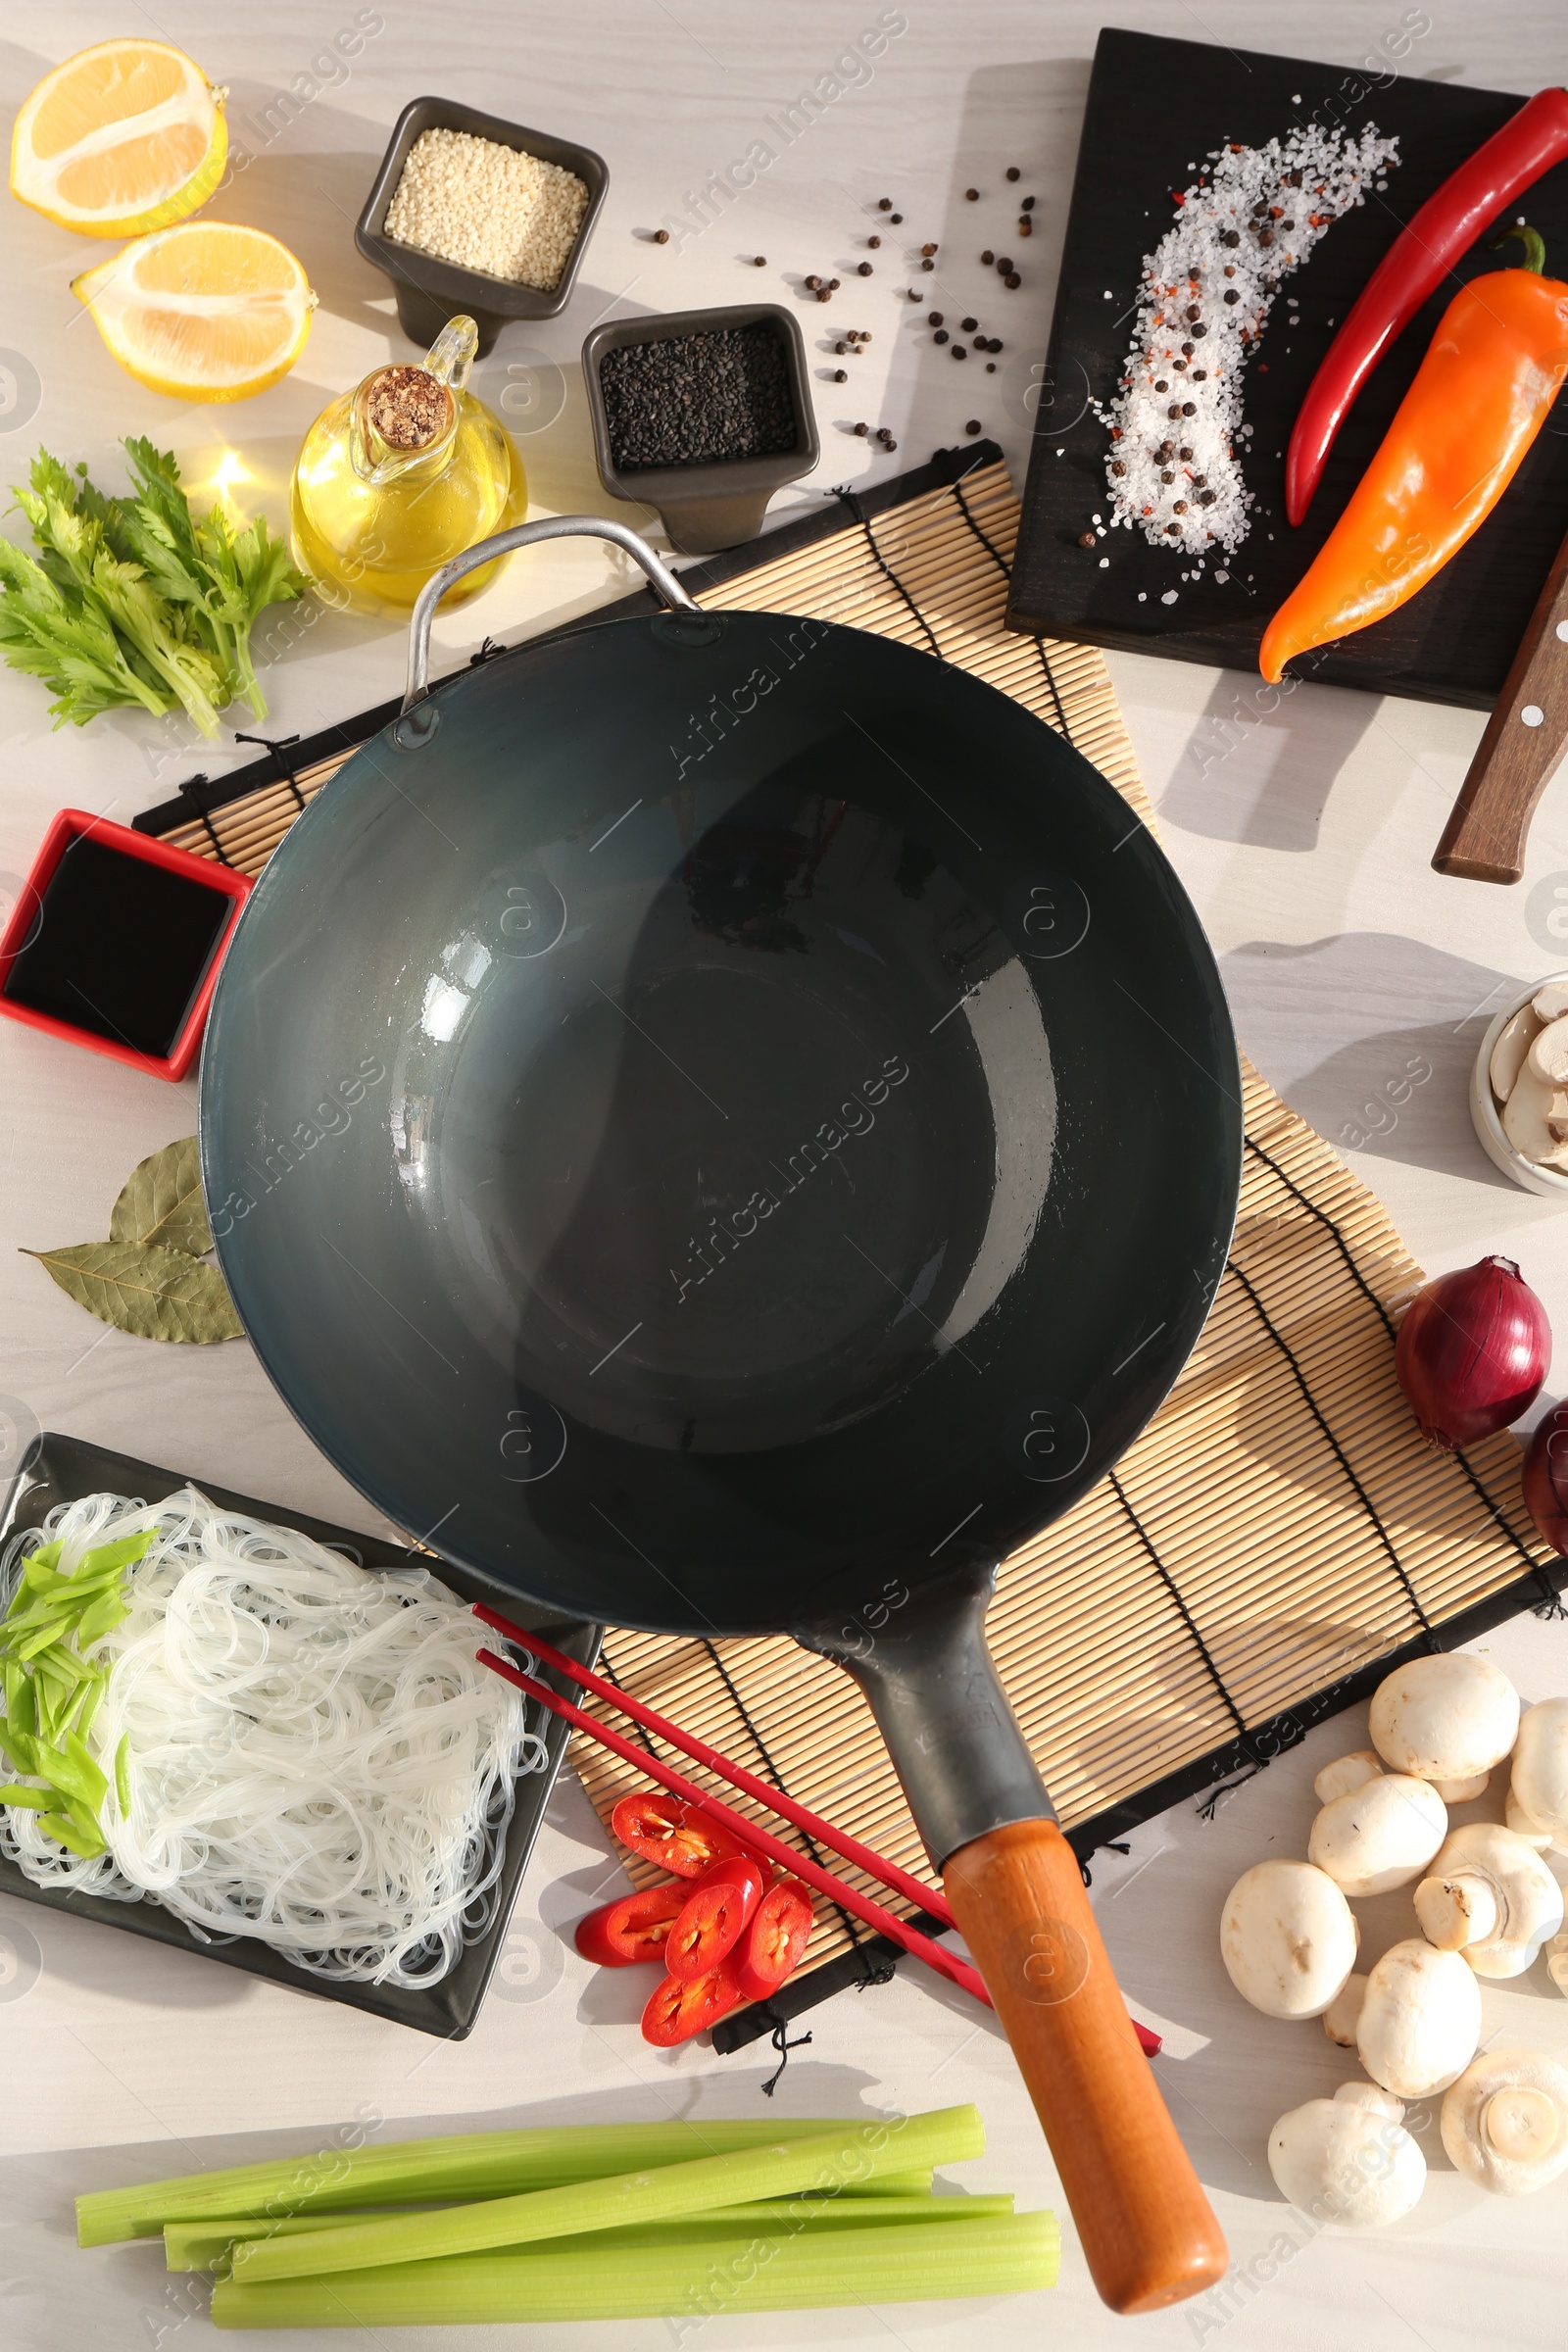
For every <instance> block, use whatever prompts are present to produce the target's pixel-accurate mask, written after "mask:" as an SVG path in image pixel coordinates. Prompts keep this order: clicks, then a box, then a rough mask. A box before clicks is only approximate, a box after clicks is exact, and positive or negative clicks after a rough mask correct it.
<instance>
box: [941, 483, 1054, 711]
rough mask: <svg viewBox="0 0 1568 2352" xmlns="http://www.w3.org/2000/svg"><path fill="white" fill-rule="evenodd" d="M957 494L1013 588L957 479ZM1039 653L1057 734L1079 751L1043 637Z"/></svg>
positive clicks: (978, 535)
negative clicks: (1074, 741) (1053, 711)
mask: <svg viewBox="0 0 1568 2352" xmlns="http://www.w3.org/2000/svg"><path fill="white" fill-rule="evenodd" d="M953 495H954V497H955V498H956V500H957V502H958V507H959V511H960V512H961V514H962V515H963V519H964V521H965V522H966V523H967V524H968V526H969V528H970V530H971V531H972V532H973V533H974V536H975V537H976V538H977V539H978V540H979V542H980V544H981V546H982V547H983V548H984V549H985V551H986V554H987V555H988V556H989V557H990V558H991V561H992V562H993V564H995V565H996V567H997V569H998V570H999V571H1000V572H1001V574H1002V576H1003V578H1004V579H1005V581H1006V582H1007V584H1008V586H1009V587H1010V586H1011V584H1012V573H1011V572H1010V571H1009V570H1008V568H1007V562H1006V558H1005V556H1004V555H1003V553H1002V551H1001V549H1000V548H999V547H998V546H997V543H996V541H995V540H994V539H993V538H992V536H991V534H990V532H989V531H987V530H985V529H984V528H983V527H982V525H981V523H980V521H979V520H978V518H977V517H976V515H974V513H973V511H972V510H971V508H970V505H969V501H968V500H967V499H966V498H965V497H964V495H963V483H962V480H961V479H957V480H955V482H954V484H953ZM1035 652H1036V653H1037V654H1038V655H1039V656H1040V666H1041V668H1042V669H1043V670H1044V671H1045V673H1046V684H1047V686H1048V687H1049V688H1050V690H1051V700H1052V703H1053V704H1054V708H1055V712H1056V732H1057V734H1058V735H1060V736H1061V737H1062V738H1063V739H1064V740H1065V741H1066V742H1067V743H1070V744H1072V748H1073V750H1074V751H1076V750H1077V749H1078V746H1077V745H1076V743H1073V736H1072V722H1071V720H1070V719H1069V718H1068V716H1067V706H1066V704H1065V703H1064V702H1063V701H1062V699H1061V689H1060V687H1059V686H1058V685H1057V684H1056V675H1055V672H1054V669H1053V668H1052V666H1051V663H1050V662H1049V661H1048V659H1047V657H1046V643H1045V639H1044V638H1043V637H1037V638H1036V639H1035Z"/></svg>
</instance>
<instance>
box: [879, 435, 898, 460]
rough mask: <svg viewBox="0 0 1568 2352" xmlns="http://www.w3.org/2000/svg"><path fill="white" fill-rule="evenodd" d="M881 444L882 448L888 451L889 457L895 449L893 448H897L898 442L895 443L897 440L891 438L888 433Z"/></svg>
mask: <svg viewBox="0 0 1568 2352" xmlns="http://www.w3.org/2000/svg"><path fill="white" fill-rule="evenodd" d="M882 446H883V448H884V449H885V450H886V451H887V453H888V455H889V457H891V456H892V455H893V452H894V451H895V450H896V449H897V448H898V446H899V445H898V443H897V442H896V441H895V440H894V438H893V436H892V434H891V433H890V434H889V435H888V437H887V439H886V440H885V441H884V442H883V444H882Z"/></svg>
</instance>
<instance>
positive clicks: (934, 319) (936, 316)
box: [931, 311, 943, 326]
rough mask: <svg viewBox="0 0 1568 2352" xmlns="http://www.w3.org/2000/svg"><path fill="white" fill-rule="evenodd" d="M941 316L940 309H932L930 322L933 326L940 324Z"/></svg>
mask: <svg viewBox="0 0 1568 2352" xmlns="http://www.w3.org/2000/svg"><path fill="white" fill-rule="evenodd" d="M942 318H943V314H942V313H941V311H933V312H932V313H931V323H932V325H933V326H940V325H941V324H942Z"/></svg>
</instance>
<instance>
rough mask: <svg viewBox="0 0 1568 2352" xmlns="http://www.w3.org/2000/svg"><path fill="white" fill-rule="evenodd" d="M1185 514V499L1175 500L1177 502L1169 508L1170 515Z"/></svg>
mask: <svg viewBox="0 0 1568 2352" xmlns="http://www.w3.org/2000/svg"><path fill="white" fill-rule="evenodd" d="M1186 512H1187V501H1186V499H1185V498H1179V499H1177V501H1176V503H1175V505H1174V506H1173V507H1172V508H1171V513H1172V514H1173V515H1185V514H1186Z"/></svg>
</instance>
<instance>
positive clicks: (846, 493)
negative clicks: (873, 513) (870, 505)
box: [833, 489, 947, 664]
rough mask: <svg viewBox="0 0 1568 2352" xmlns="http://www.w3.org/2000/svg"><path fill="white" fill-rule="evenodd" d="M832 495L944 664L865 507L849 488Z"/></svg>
mask: <svg viewBox="0 0 1568 2352" xmlns="http://www.w3.org/2000/svg"><path fill="white" fill-rule="evenodd" d="M833 495H834V497H835V498H842V499H843V501H844V504H845V505H846V506H847V507H848V508H849V510H850V513H851V514H852V515H854V516H855V519H856V521H857V522H858V524H859V526H860V534H861V536H862V538H863V539H864V541H865V544H866V546H867V547H868V548H869V549H870V551H871V561H872V562H873V564H875V565H876V567H877V569H878V571H880V572H881V574H882V576H883V578H884V579H885V580H888V581H890V582H891V584H892V585H893V586H894V587H895V588H896V589H897V590H898V592H899V594H900V595H901V596H902V597H903V599H904V601H905V603H906V604H907V606H908V608H909V611H910V612H911V613H913V615H914V617H915V619H916V620H917V621H918V622H919V623H920V626H921V628H922V629H924V631H925V637H926V643H927V645H929V647H930V648H931V651H932V653H933V654H935V656H936V658H937V660H938V661H939V662H943V663H944V664H946V662H947V656H946V654H945V653H944V652H943V651H942V648H941V646H940V645H939V644H938V643H937V635H936V631H935V629H933V628H932V626H931V623H930V622H929V621H928V620H927V618H926V616H925V614H924V613H922V612H921V610H920V608H919V606H918V605H917V604H916V603H915V601H914V599H913V597H912V596H911V595H910V594H909V591H908V590H907V588H906V586H905V585H904V582H903V581H902V580H901V579H900V577H899V575H898V573H897V572H896V571H895V570H894V569H893V567H892V565H891V564H889V563H888V561H887V558H886V557H885V556H884V555H883V553H882V550H881V549H880V548H879V547H878V545H877V543H876V534H875V532H874V531H873V530H872V528H871V525H870V521H869V519H868V518H867V515H866V513H865V509H864V508H863V507H862V506H861V504H860V502H859V500H858V498H857V497H856V495H855V492H854V491H853V490H850V489H839V490H835V491H834V493H833Z"/></svg>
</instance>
